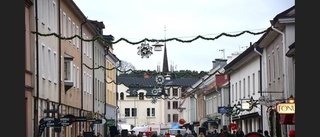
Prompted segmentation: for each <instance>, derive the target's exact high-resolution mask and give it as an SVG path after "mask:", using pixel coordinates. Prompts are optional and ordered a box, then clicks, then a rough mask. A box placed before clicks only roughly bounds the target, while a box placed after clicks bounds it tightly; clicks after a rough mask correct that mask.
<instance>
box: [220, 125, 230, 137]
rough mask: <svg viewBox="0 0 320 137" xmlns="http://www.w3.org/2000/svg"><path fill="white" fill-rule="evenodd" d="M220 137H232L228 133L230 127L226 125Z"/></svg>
mask: <svg viewBox="0 0 320 137" xmlns="http://www.w3.org/2000/svg"><path fill="white" fill-rule="evenodd" d="M219 137H231V134H230V133H229V131H228V127H227V126H226V125H224V126H223V127H222V132H221V133H220V135H219Z"/></svg>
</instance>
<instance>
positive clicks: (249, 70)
mask: <svg viewBox="0 0 320 137" xmlns="http://www.w3.org/2000/svg"><path fill="white" fill-rule="evenodd" d="M252 52H254V51H252ZM259 68H260V59H259V56H255V57H254V58H252V59H251V61H250V62H248V63H246V64H245V65H243V66H242V67H241V68H239V69H237V70H236V71H233V72H232V73H231V74H230V101H231V102H230V104H231V106H233V105H234V104H237V103H238V101H241V99H250V97H253V99H254V100H258V98H259V97H260V93H258V91H259V70H260V69H259ZM248 84H249V85H248ZM249 86H250V87H249ZM253 112H258V113H259V114H260V113H261V108H260V105H258V106H257V108H254V109H252V110H251V111H242V112H240V114H239V115H245V114H249V113H253ZM263 119H265V117H263ZM242 121H244V120H242ZM256 122H258V120H256ZM256 122H252V121H251V122H247V123H245V122H242V125H239V126H241V127H242V130H243V131H244V132H245V133H249V132H252V131H256V130H257V127H259V125H257V124H256ZM247 125H256V126H255V127H253V128H249V126H247Z"/></svg>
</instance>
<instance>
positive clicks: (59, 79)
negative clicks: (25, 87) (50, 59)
mask: <svg viewBox="0 0 320 137" xmlns="http://www.w3.org/2000/svg"><path fill="white" fill-rule="evenodd" d="M60 8H61V6H60V0H58V9H59V10H60ZM58 29H59V30H58V32H59V36H61V14H60V13H59V15H58ZM58 44H59V45H58V46H59V48H58V50H59V52H58V58H59V60H58V61H59V64H58V68H59V69H58V85H59V86H58V87H59V103H58V107H57V109H58V110H59V111H58V118H59V119H60V110H61V109H60V106H61V98H62V94H61V92H62V91H61V39H59V43H58ZM61 111H62V110H61Z"/></svg>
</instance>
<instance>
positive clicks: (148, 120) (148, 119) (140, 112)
mask: <svg viewBox="0 0 320 137" xmlns="http://www.w3.org/2000/svg"><path fill="white" fill-rule="evenodd" d="M127 90H128V87H126V86H125V85H123V84H120V85H118V98H119V100H118V106H119V111H118V119H122V118H125V119H126V122H127V123H126V124H130V125H133V126H143V125H148V124H161V123H162V124H163V123H165V121H164V113H165V112H164V109H163V108H164V107H163V105H164V100H163V99H158V100H157V102H156V103H154V104H153V103H152V102H151V99H149V98H146V97H144V100H139V97H127V95H129V94H128V93H127V92H126V91H127ZM140 92H143V93H144V95H145V93H146V91H145V90H138V91H137V93H138V94H139V93H140ZM121 93H124V100H121V99H120V95H121ZM125 108H130V116H128V117H126V116H125ZM131 108H137V117H132V116H131ZM147 108H150V111H151V109H152V108H155V116H154V117H153V116H147Z"/></svg>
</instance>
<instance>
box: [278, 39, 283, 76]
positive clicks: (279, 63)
mask: <svg viewBox="0 0 320 137" xmlns="http://www.w3.org/2000/svg"><path fill="white" fill-rule="evenodd" d="M276 56H277V59H276V61H277V65H278V67H277V68H278V78H280V73H281V69H282V68H280V67H281V66H282V65H281V61H280V60H281V59H280V50H279V45H277V53H276ZM282 67H283V66H282Z"/></svg>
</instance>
